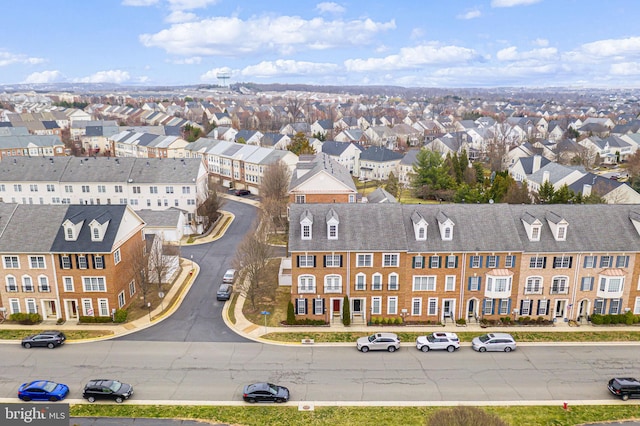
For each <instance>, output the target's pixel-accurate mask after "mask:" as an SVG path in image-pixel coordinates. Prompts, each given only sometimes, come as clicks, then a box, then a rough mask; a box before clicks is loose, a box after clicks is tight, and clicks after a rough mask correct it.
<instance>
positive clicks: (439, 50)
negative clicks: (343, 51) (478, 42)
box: [344, 43, 480, 72]
mask: <svg viewBox="0 0 640 426" xmlns="http://www.w3.org/2000/svg"><path fill="white" fill-rule="evenodd" d="M479 58H480V57H479V55H478V54H477V53H476V52H475V51H474V50H473V49H468V48H466V47H460V46H440V45H439V44H437V43H427V44H422V45H419V46H415V47H404V48H402V49H400V52H399V53H398V54H395V55H389V56H386V57H384V58H368V59H348V60H346V61H345V62H344V64H345V67H346V68H347V70H348V71H355V72H368V71H382V70H385V71H386V70H400V69H411V68H418V67H422V66H428V65H438V64H450V63H466V62H468V61H471V60H474V59H479Z"/></svg>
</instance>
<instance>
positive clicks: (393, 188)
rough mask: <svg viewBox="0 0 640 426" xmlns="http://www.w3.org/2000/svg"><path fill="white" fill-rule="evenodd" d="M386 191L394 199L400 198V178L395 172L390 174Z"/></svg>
mask: <svg viewBox="0 0 640 426" xmlns="http://www.w3.org/2000/svg"><path fill="white" fill-rule="evenodd" d="M384 189H385V190H386V191H387V192H388V193H389V194H391V195H393V196H394V197H396V198H398V193H399V192H400V183H399V182H398V178H397V177H396V175H394V174H393V172H390V173H389V178H388V179H387V184H386V185H385V187H384Z"/></svg>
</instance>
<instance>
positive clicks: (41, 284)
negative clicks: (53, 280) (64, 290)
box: [38, 275, 51, 293]
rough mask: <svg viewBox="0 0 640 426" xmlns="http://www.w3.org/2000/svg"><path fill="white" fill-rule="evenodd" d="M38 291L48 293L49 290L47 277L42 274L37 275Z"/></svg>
mask: <svg viewBox="0 0 640 426" xmlns="http://www.w3.org/2000/svg"><path fill="white" fill-rule="evenodd" d="M38 291H40V292H42V293H49V292H50V291H51V287H49V279H48V278H47V277H45V276H44V275H40V276H39V277H38Z"/></svg>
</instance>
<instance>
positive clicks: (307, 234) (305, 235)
mask: <svg viewBox="0 0 640 426" xmlns="http://www.w3.org/2000/svg"><path fill="white" fill-rule="evenodd" d="M302 239H303V240H310V239H311V225H308V224H305V225H302Z"/></svg>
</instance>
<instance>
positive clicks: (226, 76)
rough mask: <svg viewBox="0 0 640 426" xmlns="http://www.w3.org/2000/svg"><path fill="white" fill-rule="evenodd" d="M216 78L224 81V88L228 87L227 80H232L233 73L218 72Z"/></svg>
mask: <svg viewBox="0 0 640 426" xmlns="http://www.w3.org/2000/svg"><path fill="white" fill-rule="evenodd" d="M216 77H218V80H222V87H227V80H229V78H231V73H229V72H228V71H218V74H217V75H216Z"/></svg>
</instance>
